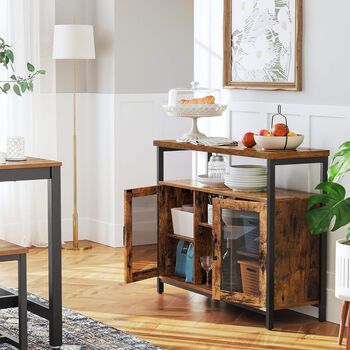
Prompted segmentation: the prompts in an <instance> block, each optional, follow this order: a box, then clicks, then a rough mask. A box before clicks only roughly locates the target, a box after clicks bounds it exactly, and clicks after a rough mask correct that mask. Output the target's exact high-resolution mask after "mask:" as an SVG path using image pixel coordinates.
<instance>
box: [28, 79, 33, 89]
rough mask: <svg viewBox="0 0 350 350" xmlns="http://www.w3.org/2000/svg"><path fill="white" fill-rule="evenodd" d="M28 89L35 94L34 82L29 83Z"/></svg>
mask: <svg viewBox="0 0 350 350" xmlns="http://www.w3.org/2000/svg"><path fill="white" fill-rule="evenodd" d="M27 88H28V90H29V91H31V92H33V88H34V86H33V81H32V80H29V81H28V86H27Z"/></svg>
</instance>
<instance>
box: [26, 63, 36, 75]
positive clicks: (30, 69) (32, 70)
mask: <svg viewBox="0 0 350 350" xmlns="http://www.w3.org/2000/svg"><path fill="white" fill-rule="evenodd" d="M27 69H28V70H29V72H31V73H33V72H34V71H35V67H34V66H33V65H32V64H31V63H29V62H28V63H27Z"/></svg>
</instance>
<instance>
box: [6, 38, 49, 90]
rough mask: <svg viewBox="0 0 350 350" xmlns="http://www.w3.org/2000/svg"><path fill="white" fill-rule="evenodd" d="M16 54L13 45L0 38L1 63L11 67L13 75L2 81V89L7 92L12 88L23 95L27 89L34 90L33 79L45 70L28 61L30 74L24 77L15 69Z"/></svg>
mask: <svg viewBox="0 0 350 350" xmlns="http://www.w3.org/2000/svg"><path fill="white" fill-rule="evenodd" d="M14 61H15V55H14V53H13V51H12V50H11V46H10V45H8V44H6V42H5V40H4V39H2V38H0V65H2V66H3V67H4V68H5V69H7V70H8V69H9V68H10V69H11V70H12V73H13V74H12V75H11V76H10V78H9V79H7V80H2V81H0V91H1V92H3V93H5V94H7V93H8V92H9V91H10V90H11V88H12V90H13V91H14V92H15V94H16V95H18V96H21V95H22V93H24V92H26V91H33V80H34V79H35V77H36V76H37V75H40V74H45V73H46V72H45V70H43V69H39V70H36V69H35V67H34V66H33V65H32V64H31V63H29V62H28V63H27V70H28V72H29V73H28V75H27V76H26V77H25V78H23V77H21V76H19V75H16V74H15V69H14V66H13V64H14Z"/></svg>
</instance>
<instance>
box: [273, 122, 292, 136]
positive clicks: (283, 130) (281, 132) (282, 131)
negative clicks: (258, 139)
mask: <svg viewBox="0 0 350 350" xmlns="http://www.w3.org/2000/svg"><path fill="white" fill-rule="evenodd" d="M288 133H289V129H288V126H287V125H286V124H283V123H279V124H275V125H274V126H273V129H272V135H273V136H287V135H288Z"/></svg>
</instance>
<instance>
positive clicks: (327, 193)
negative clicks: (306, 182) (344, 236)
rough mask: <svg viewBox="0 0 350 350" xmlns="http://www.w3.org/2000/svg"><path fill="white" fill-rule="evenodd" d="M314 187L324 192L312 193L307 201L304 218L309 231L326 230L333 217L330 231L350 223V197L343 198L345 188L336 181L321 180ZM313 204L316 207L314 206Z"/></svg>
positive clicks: (315, 232) (314, 232)
mask: <svg viewBox="0 0 350 350" xmlns="http://www.w3.org/2000/svg"><path fill="white" fill-rule="evenodd" d="M316 189H317V190H321V191H323V192H324V193H323V194H316V195H313V196H311V197H310V198H309V201H308V209H309V210H308V212H307V213H306V220H307V223H308V226H309V229H310V231H311V233H312V234H315V235H317V234H321V233H324V232H327V231H328V230H329V228H330V226H331V222H332V219H333V218H334V217H335V223H334V225H333V227H332V231H336V230H337V229H339V228H340V227H343V226H344V225H347V224H348V223H350V198H345V194H346V192H345V188H344V187H343V186H342V185H340V184H338V183H334V182H322V183H320V184H319V185H317V186H316ZM315 205H318V207H315V208H314V206H315ZM320 205H322V206H320Z"/></svg>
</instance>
